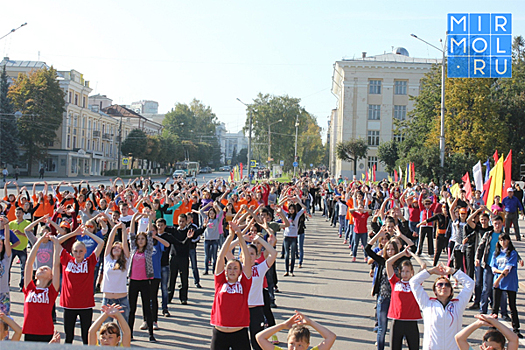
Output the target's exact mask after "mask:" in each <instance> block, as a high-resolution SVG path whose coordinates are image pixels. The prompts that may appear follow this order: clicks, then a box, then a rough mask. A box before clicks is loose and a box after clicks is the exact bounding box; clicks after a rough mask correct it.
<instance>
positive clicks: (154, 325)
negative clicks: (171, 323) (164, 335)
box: [153, 322, 160, 331]
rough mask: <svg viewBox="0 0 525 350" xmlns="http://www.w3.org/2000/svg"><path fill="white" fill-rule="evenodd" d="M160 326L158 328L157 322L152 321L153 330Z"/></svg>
mask: <svg viewBox="0 0 525 350" xmlns="http://www.w3.org/2000/svg"><path fill="white" fill-rule="evenodd" d="M159 329H160V328H159V325H158V324H157V322H153V330H155V331H158V330H159Z"/></svg>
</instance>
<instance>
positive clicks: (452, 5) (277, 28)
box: [0, 0, 525, 139]
mask: <svg viewBox="0 0 525 350" xmlns="http://www.w3.org/2000/svg"><path fill="white" fill-rule="evenodd" d="M2 12H3V14H4V15H3V16H2V21H0V36H2V35H4V34H6V33H8V32H9V31H10V30H11V29H13V28H16V27H18V26H19V25H20V24H22V23H25V22H27V23H28V24H27V26H25V27H23V28H21V29H19V30H18V31H16V32H14V33H12V34H10V35H8V36H7V37H6V38H4V39H2V40H0V50H1V53H2V55H3V56H2V57H6V56H7V57H9V58H10V59H12V60H35V61H36V60H38V59H40V60H41V61H44V62H46V63H47V64H48V65H52V66H54V67H55V68H56V69H57V70H70V69H75V70H77V71H79V72H80V73H82V74H83V75H84V78H85V79H86V80H89V81H90V87H91V88H92V89H93V91H92V94H98V93H99V94H103V95H107V96H108V97H109V98H111V99H113V102H114V103H118V104H131V103H132V102H134V101H139V100H154V101H157V102H159V112H160V113H166V112H168V111H169V110H171V108H172V107H173V106H174V105H175V104H176V103H178V102H180V103H189V102H190V101H191V100H192V99H193V98H196V99H198V100H200V101H202V102H203V103H204V104H205V105H208V106H210V107H211V108H212V110H213V111H214V112H215V114H216V115H217V117H218V119H219V120H220V121H221V122H224V123H225V125H226V128H227V129H228V130H229V131H230V132H237V131H238V130H240V129H241V128H242V127H243V126H244V123H245V119H246V109H245V107H244V106H243V105H242V104H241V103H240V102H239V101H237V98H239V99H241V100H242V101H243V102H245V103H251V101H252V100H253V99H255V98H256V96H257V94H258V93H260V92H262V93H264V94H272V95H289V96H291V97H296V98H300V99H301V104H302V106H303V107H305V109H306V110H307V111H308V112H310V113H312V114H313V115H315V116H316V117H317V120H318V123H319V125H320V126H321V127H322V128H323V133H324V134H326V127H327V123H328V120H329V115H330V112H331V110H332V109H333V108H335V106H336V98H335V96H334V95H332V93H331V86H332V83H331V82H332V74H333V65H334V63H335V62H336V61H338V60H341V59H343V58H354V57H355V58H359V57H361V52H363V51H365V52H367V55H368V56H372V55H378V54H383V53H385V52H390V51H392V47H398V46H401V47H404V48H406V49H407V50H408V52H409V54H410V56H412V57H422V58H440V57H441V53H440V52H439V51H437V50H436V49H433V48H431V47H429V46H427V45H425V44H424V43H422V42H420V41H418V40H416V39H414V38H412V37H411V36H410V34H411V33H414V34H416V35H417V36H418V37H420V38H423V39H425V40H426V41H428V42H430V43H432V44H435V45H436V46H439V45H440V43H439V40H440V39H441V38H442V39H444V38H445V32H446V19H447V14H448V13H511V14H512V23H513V24H512V33H513V35H524V36H525V7H524V6H523V0H506V1H493V0H491V1H486V0H476V1H471V0H454V1H448V0H441V1H434V0H418V1H413V0H411V1H373V0H369V1H355V0H346V1H332V0H322V1H321V0H317V1H310V0H302V1H299V0H281V1H273V0H267V1H259V2H255V1H250V0H244V1H237V0H231V1H229V0H228V1H226V0H222V1H221V0H192V1H190V0H186V1H179V0H164V1H159V0H149V1H144V0H142V1H136V0H126V1H112V0H106V1H99V0H91V1H88V2H81V1H63V0H53V1H45V0H38V1H36V0H27V1H25V0H17V1H6V2H4V3H3V4H2ZM5 14H8V15H7V16H6V15H5ZM325 138H326V137H325V136H324V137H323V139H325Z"/></svg>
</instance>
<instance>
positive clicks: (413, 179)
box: [410, 163, 416, 184]
mask: <svg viewBox="0 0 525 350" xmlns="http://www.w3.org/2000/svg"><path fill="white" fill-rule="evenodd" d="M411 166H412V168H411V169H410V170H411V171H410V175H411V178H410V182H412V184H415V183H416V166H415V165H414V163H412V165H411Z"/></svg>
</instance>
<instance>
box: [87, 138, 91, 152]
mask: <svg viewBox="0 0 525 350" xmlns="http://www.w3.org/2000/svg"><path fill="white" fill-rule="evenodd" d="M90 145H91V140H90V139H87V142H86V148H87V150H88V151H89V150H90V148H89V146H90Z"/></svg>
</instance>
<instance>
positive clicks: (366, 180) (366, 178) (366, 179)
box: [365, 170, 368, 183]
mask: <svg viewBox="0 0 525 350" xmlns="http://www.w3.org/2000/svg"><path fill="white" fill-rule="evenodd" d="M367 182H368V170H367V171H366V177H365V183H367Z"/></svg>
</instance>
